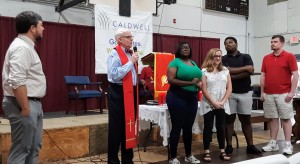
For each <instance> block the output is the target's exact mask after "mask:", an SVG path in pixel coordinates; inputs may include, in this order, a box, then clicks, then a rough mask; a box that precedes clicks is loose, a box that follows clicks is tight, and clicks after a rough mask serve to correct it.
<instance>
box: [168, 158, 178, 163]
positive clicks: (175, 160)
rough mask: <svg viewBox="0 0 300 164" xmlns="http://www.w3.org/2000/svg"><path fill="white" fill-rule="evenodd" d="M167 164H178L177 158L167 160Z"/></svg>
mask: <svg viewBox="0 0 300 164" xmlns="http://www.w3.org/2000/svg"><path fill="white" fill-rule="evenodd" d="M169 164H180V162H179V161H178V159H177V158H173V159H170V160H169Z"/></svg>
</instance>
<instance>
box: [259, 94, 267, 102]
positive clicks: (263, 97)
mask: <svg viewBox="0 0 300 164" xmlns="http://www.w3.org/2000/svg"><path fill="white" fill-rule="evenodd" d="M265 96H266V95H265V93H260V101H265Z"/></svg>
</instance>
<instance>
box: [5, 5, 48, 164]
mask: <svg viewBox="0 0 300 164" xmlns="http://www.w3.org/2000/svg"><path fill="white" fill-rule="evenodd" d="M16 30H17V33H18V36H17V37H16V38H15V39H14V41H13V42H12V43H11V44H10V46H9V48H8V50H7V52H6V56H5V60H4V64H3V70H2V88H3V94H4V97H3V104H2V108H3V110H4V113H5V115H6V116H7V118H8V119H9V122H10V126H11V139H12V144H11V148H10V152H9V155H8V159H7V163H8V164H19V163H25V164H33V163H34V164H35V163H38V152H39V150H40V149H41V147H42V128H43V120H42V117H43V110H42V104H41V101H40V100H41V98H42V97H44V96H45V94H46V78H45V75H44V72H43V69H42V63H41V60H40V58H39V55H38V54H37V52H36V51H35V48H34V46H35V42H36V41H38V40H40V39H41V38H42V37H43V31H44V27H43V22H42V17H41V16H40V15H39V14H37V13H35V12H32V11H24V12H22V13H20V14H18V15H17V17H16Z"/></svg>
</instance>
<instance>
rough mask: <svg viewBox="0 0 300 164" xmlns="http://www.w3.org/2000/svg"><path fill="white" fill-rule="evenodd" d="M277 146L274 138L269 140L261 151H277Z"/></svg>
mask: <svg viewBox="0 0 300 164" xmlns="http://www.w3.org/2000/svg"><path fill="white" fill-rule="evenodd" d="M278 150H279V147H278V144H277V143H276V141H275V140H271V141H270V142H269V143H268V144H267V145H266V146H264V147H262V151H278Z"/></svg>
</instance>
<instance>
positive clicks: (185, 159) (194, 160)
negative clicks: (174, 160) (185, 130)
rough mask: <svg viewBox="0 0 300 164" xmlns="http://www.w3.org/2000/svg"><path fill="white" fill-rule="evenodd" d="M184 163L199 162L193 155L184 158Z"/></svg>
mask: <svg viewBox="0 0 300 164" xmlns="http://www.w3.org/2000/svg"><path fill="white" fill-rule="evenodd" d="M184 161H185V162H188V163H200V161H199V160H198V159H197V158H196V157H194V156H193V155H190V156H189V157H185V158H184Z"/></svg>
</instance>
